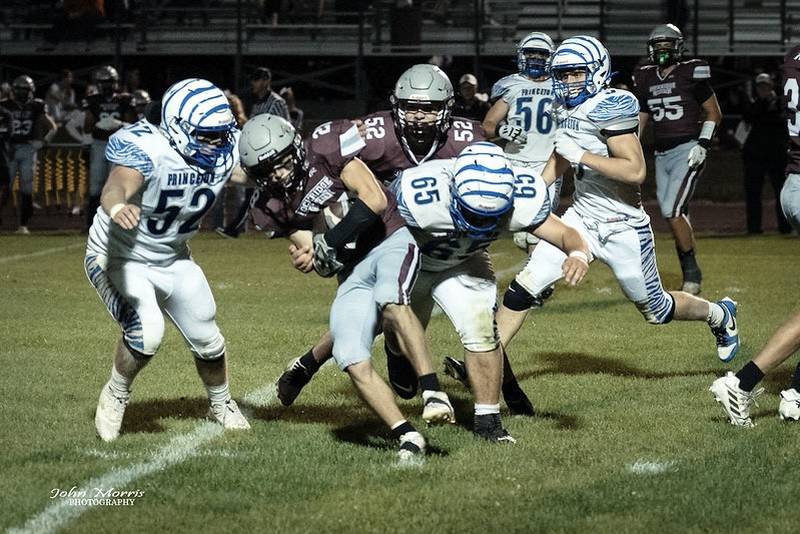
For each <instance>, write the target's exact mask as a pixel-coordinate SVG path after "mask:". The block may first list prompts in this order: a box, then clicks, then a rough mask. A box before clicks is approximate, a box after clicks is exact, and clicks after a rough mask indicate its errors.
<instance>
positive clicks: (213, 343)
mask: <svg viewBox="0 0 800 534" xmlns="http://www.w3.org/2000/svg"><path fill="white" fill-rule="evenodd" d="M192 352H193V353H194V357H195V358H198V359H200V360H205V361H214V360H219V359H220V358H222V357H223V356H225V338H224V337H222V334H220V333H219V332H217V334H216V335H215V336H214V337H213V338H211V339H209V340H207V341H205V342H198V341H196V340H193V341H192Z"/></svg>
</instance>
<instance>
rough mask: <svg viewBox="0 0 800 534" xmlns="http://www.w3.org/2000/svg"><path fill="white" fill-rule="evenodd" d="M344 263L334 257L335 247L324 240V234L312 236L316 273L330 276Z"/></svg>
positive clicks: (340, 268) (325, 276)
mask: <svg viewBox="0 0 800 534" xmlns="http://www.w3.org/2000/svg"><path fill="white" fill-rule="evenodd" d="M343 267H344V264H343V263H342V262H340V261H339V260H337V259H336V249H335V248H333V247H332V246H330V245H329V244H328V242H327V241H325V234H317V235H315V236H314V270H315V271H317V274H318V275H320V276H322V277H324V278H330V277H331V276H333V275H335V274H336V273H338V272H339V271H341V270H342V268H343Z"/></svg>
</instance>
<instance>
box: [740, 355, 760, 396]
mask: <svg viewBox="0 0 800 534" xmlns="http://www.w3.org/2000/svg"><path fill="white" fill-rule="evenodd" d="M736 378H738V379H739V389H741V390H742V391H753V388H755V387H756V384H758V383H759V382H760V381H761V379H762V378H764V372H763V371H762V370H761V369H759V368H758V366H757V365H756V364H755V363H753V362H752V361H750V362H747V365H745V366H744V367H742V368H741V369H740V370H739V372H738V373H736Z"/></svg>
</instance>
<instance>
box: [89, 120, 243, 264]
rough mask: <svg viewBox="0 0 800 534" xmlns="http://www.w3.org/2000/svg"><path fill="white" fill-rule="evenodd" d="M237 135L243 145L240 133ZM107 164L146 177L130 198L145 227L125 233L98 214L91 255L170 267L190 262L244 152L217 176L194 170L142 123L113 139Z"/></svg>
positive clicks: (217, 169)
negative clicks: (203, 222) (195, 241)
mask: <svg viewBox="0 0 800 534" xmlns="http://www.w3.org/2000/svg"><path fill="white" fill-rule="evenodd" d="M234 135H235V140H236V142H238V140H239V131H238V130H237V131H235V133H234ZM106 159H107V160H108V161H110V162H111V163H113V164H115V165H121V166H124V167H130V168H132V169H136V170H137V171H139V172H140V173H141V174H142V176H144V185H143V186H142V189H141V190H140V191H139V193H138V194H137V195H136V196H135V197H134V198H132V199H130V202H131V203H133V204H137V205H139V206H141V210H142V211H141V216H140V219H139V225H138V226H137V227H136V228H133V229H131V230H123V229H122V228H121V227H119V226H117V225H116V224H113V223H112V222H111V219H110V218H109V216H108V215H107V214H106V212H105V210H103V209H102V208H100V209H98V210H97V214H96V215H95V217H94V222H93V223H92V227H91V228H90V229H89V242H88V245H87V248H88V250H89V251H90V252H93V253H95V254H100V255H103V256H107V257H109V258H117V259H126V260H133V261H139V262H143V263H147V264H155V265H168V264H170V263H172V262H173V261H175V260H176V259H182V258H188V257H189V247H188V246H187V241H188V240H189V239H190V238H191V237H192V236H193V235H194V234H196V233H197V230H198V228H199V227H200V219H202V217H203V215H205V214H206V212H207V211H208V210H209V209H210V208H211V206H213V205H214V201H215V200H216V198H217V195H218V194H219V192H220V190H221V189H222V188H223V187H224V186H225V183H226V182H227V181H228V179H230V177H231V173H232V171H233V168H234V167H236V166H237V165H238V164H239V151H238V149H236V148H234V150H233V152H232V153H231V155H230V156H227V157H226V158H224V159H223V158H220V159H219V160H218V161H217V166H216V167H215V168H214V169H213V170H212V171H204V170H201V169H199V168H198V167H196V166H193V165H189V164H188V163H187V162H186V161H185V160H184V159H183V157H181V155H180V154H178V152H177V151H176V150H175V149H173V148H172V147H171V146H170V143H169V141H168V140H167V138H166V137H165V136H164V135H162V133H161V132H160V131H159V130H158V128H157V127H156V126H153V125H152V124H151V123H149V122H147V121H145V120H141V121H139V122H137V123H134V124H131V125H130V126H127V127H125V128H123V129H121V130H119V131H118V132H117V133H115V134H114V135H112V136H111V138H110V139H109V142H108V146H107V147H106Z"/></svg>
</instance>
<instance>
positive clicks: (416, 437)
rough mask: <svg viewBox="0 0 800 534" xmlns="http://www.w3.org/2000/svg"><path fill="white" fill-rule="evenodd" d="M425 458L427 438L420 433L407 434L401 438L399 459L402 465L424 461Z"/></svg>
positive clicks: (398, 452)
mask: <svg viewBox="0 0 800 534" xmlns="http://www.w3.org/2000/svg"><path fill="white" fill-rule="evenodd" d="M424 456H425V438H424V437H423V436H422V434H420V433H419V432H406V433H405V434H403V435H402V436H400V449H399V450H398V451H397V457H398V459H399V460H400V463H402V464H411V463H414V462H415V461H416V462H419V461H422V459H423V457H424Z"/></svg>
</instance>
